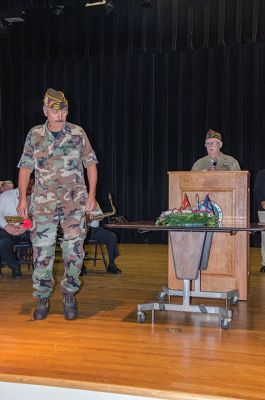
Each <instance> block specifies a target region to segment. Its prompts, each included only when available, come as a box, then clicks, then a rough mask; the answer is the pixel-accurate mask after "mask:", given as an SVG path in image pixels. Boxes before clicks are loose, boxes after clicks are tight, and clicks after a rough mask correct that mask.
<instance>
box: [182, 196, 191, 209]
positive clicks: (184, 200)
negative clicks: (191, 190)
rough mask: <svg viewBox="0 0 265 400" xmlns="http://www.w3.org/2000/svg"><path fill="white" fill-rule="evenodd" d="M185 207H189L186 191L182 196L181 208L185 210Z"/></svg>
mask: <svg viewBox="0 0 265 400" xmlns="http://www.w3.org/2000/svg"><path fill="white" fill-rule="evenodd" d="M187 209H189V210H190V209H191V205H190V202H189V199H188V196H187V193H186V192H185V193H184V198H183V205H182V210H187Z"/></svg>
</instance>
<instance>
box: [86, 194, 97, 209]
mask: <svg viewBox="0 0 265 400" xmlns="http://www.w3.org/2000/svg"><path fill="white" fill-rule="evenodd" d="M96 205H97V201H96V198H95V196H91V195H88V199H87V203H86V212H87V213H90V212H91V211H93V210H95V208H96Z"/></svg>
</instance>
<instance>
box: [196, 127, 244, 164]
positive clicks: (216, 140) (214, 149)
mask: <svg viewBox="0 0 265 400" xmlns="http://www.w3.org/2000/svg"><path fill="white" fill-rule="evenodd" d="M222 146H223V142H222V135H221V133H219V132H216V131H214V130H212V129H210V130H209V131H208V132H207V134H206V138H205V147H206V149H207V153H208V155H207V156H205V157H203V158H200V159H199V160H197V161H196V162H195V163H194V165H193V167H192V169H191V170H192V171H240V166H239V164H238V162H237V160H236V159H235V158H233V157H231V156H227V155H226V154H223V153H221V151H220V149H221V148H222Z"/></svg>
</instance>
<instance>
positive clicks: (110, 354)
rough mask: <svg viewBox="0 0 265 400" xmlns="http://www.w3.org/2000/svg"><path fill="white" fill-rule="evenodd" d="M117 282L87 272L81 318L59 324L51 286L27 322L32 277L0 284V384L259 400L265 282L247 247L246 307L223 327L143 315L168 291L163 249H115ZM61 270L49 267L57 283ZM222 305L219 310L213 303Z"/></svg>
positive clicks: (255, 254) (263, 391) (264, 359)
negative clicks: (42, 308)
mask: <svg viewBox="0 0 265 400" xmlns="http://www.w3.org/2000/svg"><path fill="white" fill-rule="evenodd" d="M120 251H121V256H120V257H119V259H118V260H119V262H118V265H119V266H120V267H121V268H122V270H123V274H122V275H121V276H113V275H110V274H107V273H105V271H104V268H103V266H102V264H101V262H99V263H98V265H97V267H96V269H93V267H92V266H90V267H89V271H90V272H89V274H88V275H87V276H85V277H84V278H83V287H82V290H81V292H80V294H79V295H78V297H77V300H78V305H79V318H78V319H77V320H76V321H65V320H64V318H63V311H62V301H61V294H60V287H59V284H57V286H56V289H55V292H54V295H53V298H52V300H51V310H50V313H49V316H48V318H47V319H46V320H44V321H34V320H33V319H32V311H33V308H34V304H35V301H34V300H33V299H32V297H31V296H32V283H31V272H30V271H27V269H26V267H24V269H23V280H21V281H13V280H12V279H11V273H10V270H7V269H3V277H2V280H1V281H0V287H1V290H0V296H1V303H0V304H1V321H0V324H1V327H0V341H1V352H0V380H1V381H6V382H21V383H31V384H32V383H33V384H39V385H50V386H58V387H68V388H79V389H86V390H99V391H103V392H113V393H122V394H130V395H141V396H149V397H154V398H161V399H186V400H187V399H217V398H218V399H219V398H226V399H227V398H229V399H231V398H234V399H248V400H251V399H264V398H265V274H262V273H260V272H259V268H260V249H258V248H251V252H250V253H251V275H250V296H249V301H248V303H246V302H239V304H238V305H236V306H233V309H234V314H233V321H232V325H231V328H230V329H229V330H222V329H221V328H219V327H218V321H217V318H215V317H213V316H211V317H207V316H201V315H200V316H199V315H195V314H193V315H192V314H190V315H184V314H183V313H172V312H171V313H170V312H169V313H166V312H165V313H157V315H156V320H155V323H153V324H152V323H151V318H150V317H151V316H150V315H149V314H147V320H146V322H145V323H144V324H139V323H137V321H136V305H137V304H138V303H144V302H149V301H153V300H154V299H156V294H157V292H158V291H159V290H160V288H161V286H162V285H163V284H166V283H167V246H166V245H150V244H149V245H148V244H147V245H135V244H122V245H120ZM61 272H62V264H61V263H60V262H59V261H58V262H57V263H56V266H55V275H56V279H57V281H60V275H61ZM220 303H222V302H220V301H219V302H217V304H220Z"/></svg>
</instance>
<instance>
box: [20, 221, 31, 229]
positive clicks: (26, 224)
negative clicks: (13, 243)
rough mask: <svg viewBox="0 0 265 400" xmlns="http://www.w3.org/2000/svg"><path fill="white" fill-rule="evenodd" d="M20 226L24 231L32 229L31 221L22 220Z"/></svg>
mask: <svg viewBox="0 0 265 400" xmlns="http://www.w3.org/2000/svg"><path fill="white" fill-rule="evenodd" d="M21 226H22V228H24V229H30V228H32V221H31V219H24V220H23V224H22V225H21Z"/></svg>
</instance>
